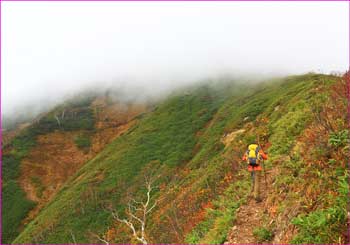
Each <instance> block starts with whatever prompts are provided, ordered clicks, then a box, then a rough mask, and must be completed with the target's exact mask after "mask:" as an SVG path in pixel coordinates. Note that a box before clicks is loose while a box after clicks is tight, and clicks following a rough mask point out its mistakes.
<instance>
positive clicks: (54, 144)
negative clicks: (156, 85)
mask: <svg viewBox="0 0 350 245" xmlns="http://www.w3.org/2000/svg"><path fill="white" fill-rule="evenodd" d="M92 108H93V109H94V112H95V118H96V125H95V129H96V130H95V132H94V133H93V134H92V135H91V143H92V144H91V147H90V149H89V151H88V152H84V151H82V150H80V149H79V148H78V147H77V146H76V144H75V142H74V141H75V138H76V137H77V135H79V134H80V133H81V132H80V131H74V132H64V131H55V132H52V133H48V134H45V135H41V136H39V137H38V138H37V145H36V146H35V147H34V148H32V150H31V151H30V152H29V154H28V156H27V157H25V158H24V159H23V160H22V163H21V175H20V177H19V183H20V186H21V187H22V188H23V190H24V191H25V193H26V195H27V198H28V199H30V200H33V201H35V202H37V204H38V205H37V206H36V207H35V208H34V209H33V210H32V211H31V212H30V213H29V215H28V216H27V218H26V219H25V220H24V221H23V224H26V223H28V222H29V221H30V220H32V219H33V218H34V217H35V216H36V215H37V214H38V212H39V211H40V210H41V209H42V208H43V207H44V206H45V204H46V203H47V202H49V201H50V200H51V199H52V198H53V197H54V196H55V194H56V193H57V192H58V191H59V190H60V188H61V187H62V185H63V184H64V183H65V182H66V180H67V179H68V178H69V177H70V176H72V175H73V174H74V173H75V172H76V171H78V170H79V169H80V168H81V167H82V166H83V165H84V164H85V163H86V162H87V161H88V160H90V159H92V158H93V157H95V156H96V155H97V153H99V152H100V151H101V150H102V149H103V148H104V147H105V146H106V145H107V144H109V143H110V142H111V141H113V140H114V139H116V138H117V137H119V136H120V135H122V134H123V133H124V132H126V131H127V130H128V129H129V128H130V127H131V126H133V125H134V124H135V122H136V119H135V117H136V116H138V115H140V114H141V113H144V112H146V111H147V110H148V108H147V107H146V106H144V105H138V104H137V105H136V104H131V105H125V104H122V103H116V102H114V103H108V102H107V99H106V98H98V99H96V100H95V101H94V102H93V103H92Z"/></svg>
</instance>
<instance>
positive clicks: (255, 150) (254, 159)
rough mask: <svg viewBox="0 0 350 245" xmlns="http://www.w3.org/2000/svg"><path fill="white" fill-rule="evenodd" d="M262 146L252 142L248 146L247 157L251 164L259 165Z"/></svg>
mask: <svg viewBox="0 0 350 245" xmlns="http://www.w3.org/2000/svg"><path fill="white" fill-rule="evenodd" d="M259 151H260V147H259V146H258V145H256V144H251V145H249V146H248V150H247V156H248V157H247V158H248V164H249V165H250V166H253V167H256V166H258V165H259V160H260V159H259V158H260V154H259Z"/></svg>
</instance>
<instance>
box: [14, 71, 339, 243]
mask: <svg viewBox="0 0 350 245" xmlns="http://www.w3.org/2000/svg"><path fill="white" fill-rule="evenodd" d="M334 79H335V78H334V77H330V76H321V75H305V76H297V77H290V78H288V79H286V80H285V81H283V82H281V81H274V82H272V83H269V84H261V85H259V86H254V87H252V88H249V89H248V88H247V86H246V87H245V86H242V85H240V86H237V87H235V86H234V87H233V88H229V89H228V88H227V87H226V88H225V89H222V90H221V92H220V91H212V89H209V88H202V89H199V90H196V91H194V92H192V93H188V94H186V95H178V96H174V97H172V98H171V99H169V100H167V101H166V102H164V103H163V104H161V105H160V106H159V107H158V108H156V110H154V111H153V112H152V113H150V114H148V115H146V116H144V118H142V119H141V120H140V122H139V123H138V124H137V125H136V126H135V127H134V128H132V129H131V130H129V132H128V133H127V134H125V135H123V136H122V137H120V138H118V139H117V140H115V141H114V142H113V143H111V144H110V145H108V147H106V148H105V150H104V151H102V152H101V153H100V154H99V155H98V156H97V157H96V158H95V159H93V160H91V161H90V162H89V163H87V164H86V165H85V166H84V167H83V168H82V169H81V170H80V171H79V172H78V173H77V174H76V175H75V176H73V177H72V178H71V179H70V180H69V181H68V182H67V184H66V185H65V187H64V188H63V189H62V190H61V191H60V193H59V194H58V195H57V196H56V197H55V198H54V200H53V201H52V202H51V203H50V204H49V205H48V206H47V207H46V208H45V209H44V210H42V212H41V213H40V214H39V215H38V217H37V218H36V219H35V220H34V221H33V222H31V223H30V224H29V225H28V226H27V227H26V229H25V230H24V231H23V232H22V233H21V234H20V235H19V236H18V237H17V239H16V240H15V241H14V242H15V243H24V242H25V243H30V242H40V243H69V242H72V235H74V237H75V239H76V241H77V242H78V243H87V242H97V240H96V239H95V238H93V237H92V236H91V235H89V233H90V231H91V232H94V233H97V234H100V235H102V234H108V238H109V240H111V241H112V242H135V241H133V240H132V239H130V234H129V231H128V230H125V229H124V228H123V226H120V225H118V224H114V223H113V220H112V217H111V214H110V212H109V211H107V210H106V207H107V206H114V207H115V208H116V209H117V210H119V211H121V210H122V207H123V205H125V202H126V198H125V197H126V193H131V195H133V196H136V197H142V190H143V189H142V186H143V184H142V177H143V175H144V174H147V173H148V171H149V169H152V166H153V168H156V172H157V174H158V175H160V178H159V179H158V181H157V184H158V185H159V186H160V188H159V189H157V192H156V193H155V195H156V196H161V197H162V201H161V202H160V203H159V205H158V207H157V209H155V211H154V212H153V213H152V216H151V217H150V220H149V223H148V227H147V232H148V238H149V241H151V242H155V243H170V242H172V243H174V242H184V241H186V242H190V243H199V242H201V243H220V242H223V241H224V240H225V236H226V234H227V232H228V230H229V229H230V227H231V226H232V223H233V221H234V214H235V210H236V209H237V208H238V207H239V205H242V204H244V203H245V200H246V197H247V193H248V192H247V190H248V189H249V179H248V177H247V173H246V171H245V169H244V166H241V165H240V164H239V158H240V156H241V153H242V151H243V150H244V149H243V148H244V147H245V145H246V144H247V143H249V142H250V141H251V140H252V139H253V138H254V137H255V135H256V134H257V133H258V134H259V135H261V136H262V139H261V140H262V141H265V143H269V144H272V146H271V148H270V155H272V157H271V158H272V160H271V162H270V163H269V167H272V166H273V164H274V163H276V162H278V161H279V159H282V158H284V157H286V156H289V153H290V152H291V151H292V149H293V147H294V145H295V143H296V139H297V137H298V136H299V135H300V134H301V133H302V132H303V130H304V128H305V127H307V125H308V124H310V122H311V121H313V118H312V114H311V113H310V110H311V109H312V108H311V107H312V103H310V100H313V99H314V100H316V98H317V93H311V89H313V88H315V87H316V86H321V85H322V86H328V85H327V84H329V83H331V82H332V81H334ZM223 91H225V92H223ZM277 106H279V109H278V110H276V107H277ZM247 117H248V118H247ZM244 118H246V121H244V120H243V119H244ZM264 118H268V119H269V120H263V119H264ZM242 128H243V129H245V130H246V133H245V134H242V135H238V136H237V138H236V139H235V140H234V142H232V144H231V146H230V147H228V148H224V145H223V144H222V143H221V137H222V136H223V135H224V133H227V132H232V131H235V130H238V129H242ZM267 145H268V144H267ZM232 160H233V162H234V164H233V167H234V168H232V163H231V162H232ZM288 164H296V163H295V162H293V161H292V160H290V159H289V160H288V161H286V162H283V163H282V164H280V165H278V168H281V171H282V172H281V173H283V174H281V176H277V177H276V183H277V186H279V187H278V188H281V186H283V185H286V182H287V183H288V181H294V180H290V179H289V178H288V175H287V174H290V173H289V172H288V171H289V170H288ZM298 164H299V165H297V166H296V167H298V168H300V169H301V170H302V169H303V168H304V167H305V166H304V165H303V163H302V162H301V161H298ZM274 167H276V166H274ZM286 169H287V170H286ZM284 174H285V175H284ZM299 178H300V177H299ZM298 180H299V179H298ZM304 182H305V181H304ZM276 188H277V187H276ZM323 188H330V189H331V188H335V189H336V188H337V181H333V182H330V184H329V185H328V186H324V187H323ZM276 191H278V190H276ZM302 198H305V197H304V196H298V197H297V198H295V197H294V199H297V200H299V199H302ZM292 199H293V198H291V197H288V198H285V200H283V201H281V203H282V204H281V206H283V205H286V204H289V203H288V201H290V200H292ZM294 199H293V200H294ZM276 200H277V199H276ZM276 200H272V199H271V203H272V204H273V203H275V202H277V201H278V200H277V201H276ZM328 205H329V206H332V205H334V203H332V202H330V203H328ZM284 211H285V210H283V208H281V210H280V212H281V213H283V212H284ZM309 211H310V210H308V209H305V210H303V211H301V212H300V213H301V214H302V213H303V212H304V213H308V212H309ZM337 222H340V221H337ZM268 228H269V229H273V228H274V227H268ZM321 228H322V227H321ZM301 232H303V230H301ZM113 234H114V235H113ZM116 234H117V235H116Z"/></svg>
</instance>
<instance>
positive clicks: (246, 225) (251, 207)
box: [225, 169, 275, 244]
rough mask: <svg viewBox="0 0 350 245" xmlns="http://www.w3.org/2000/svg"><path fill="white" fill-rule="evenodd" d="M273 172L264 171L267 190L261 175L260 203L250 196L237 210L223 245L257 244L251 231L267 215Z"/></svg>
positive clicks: (260, 223) (259, 224)
mask: <svg viewBox="0 0 350 245" xmlns="http://www.w3.org/2000/svg"><path fill="white" fill-rule="evenodd" d="M274 172H275V170H274V169H271V170H269V171H266V182H267V183H266V186H267V188H265V179H264V173H263V172H262V173H261V183H260V196H261V198H262V201H261V202H259V203H257V202H256V201H255V199H254V198H253V197H252V196H250V197H249V198H248V200H247V203H246V204H244V205H241V206H240V207H239V208H238V210H237V217H236V220H235V222H234V225H233V227H232V229H231V230H230V231H229V233H228V236H227V241H226V242H225V244H248V243H255V244H256V243H258V241H257V239H256V237H254V235H253V231H254V229H255V228H257V227H260V226H261V225H263V221H264V216H265V218H266V215H268V214H267V208H268V207H267V203H266V200H267V197H268V196H269V194H270V192H271V190H272V188H271V183H272V178H273V176H274Z"/></svg>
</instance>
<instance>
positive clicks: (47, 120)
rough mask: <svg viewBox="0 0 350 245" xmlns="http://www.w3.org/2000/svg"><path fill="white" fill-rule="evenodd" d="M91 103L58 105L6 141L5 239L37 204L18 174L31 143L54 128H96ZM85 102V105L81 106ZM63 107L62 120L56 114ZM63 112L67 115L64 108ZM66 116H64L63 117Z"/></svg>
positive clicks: (39, 189)
mask: <svg viewBox="0 0 350 245" xmlns="http://www.w3.org/2000/svg"><path fill="white" fill-rule="evenodd" d="M88 103H91V98H90V99H89V100H84V103H78V102H76V103H72V102H71V103H68V104H67V105H64V106H62V107H61V108H59V109H55V110H54V111H53V112H51V113H49V114H48V115H46V116H44V117H43V118H41V119H40V120H38V121H37V122H35V123H34V124H33V125H31V126H30V127H29V128H27V129H25V130H24V131H23V132H21V134H19V135H18V136H17V137H15V138H14V139H13V140H12V141H11V142H10V144H8V145H6V148H5V151H6V153H5V154H4V155H3V159H2V161H3V162H2V178H3V189H2V195H3V209H2V210H3V215H2V217H3V218H2V219H3V221H2V222H3V226H2V227H3V242H4V243H10V242H11V241H12V240H13V239H14V238H15V237H16V236H17V235H18V234H19V232H20V226H21V221H22V220H23V218H25V217H26V215H27V213H28V212H29V211H30V210H31V209H32V208H34V207H35V205H36V204H35V203H34V202H32V201H30V200H27V199H26V196H25V193H24V192H23V190H22V189H21V187H20V186H19V185H18V183H17V178H18V177H19V174H20V173H19V171H20V164H21V161H22V159H23V158H24V157H26V156H27V155H28V153H29V151H30V150H31V148H32V147H34V146H35V145H36V139H37V137H38V136H39V135H43V134H46V133H50V132H53V131H54V130H93V129H94V116H93V112H92V110H91V109H90V108H89V107H88V106H89V104H88ZM79 106H84V107H82V108H81V107H79ZM58 111H60V112H61V113H60V117H61V119H59V120H60V124H59V123H58V121H57V120H56V118H55V115H57V114H58ZM63 111H64V112H65V113H64V116H62V115H63V113H62V112H63ZM62 117H63V119H62ZM83 141H84V139H80V141H79V140H78V144H79V143H80V144H85V145H86V144H87V142H86V141H85V142H83ZM32 183H33V184H34V186H35V187H36V191H37V195H38V197H40V196H41V195H42V192H43V190H44V186H42V184H41V182H40V179H39V178H35V177H34V178H33V179H32Z"/></svg>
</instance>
